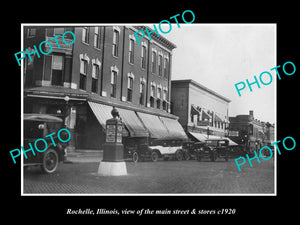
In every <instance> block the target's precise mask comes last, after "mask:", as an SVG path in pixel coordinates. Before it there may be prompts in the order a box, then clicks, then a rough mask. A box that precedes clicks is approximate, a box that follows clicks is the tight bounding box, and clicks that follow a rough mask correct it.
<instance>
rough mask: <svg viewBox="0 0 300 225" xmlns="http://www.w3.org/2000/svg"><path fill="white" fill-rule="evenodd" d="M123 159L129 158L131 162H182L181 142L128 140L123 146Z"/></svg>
mask: <svg viewBox="0 0 300 225" xmlns="http://www.w3.org/2000/svg"><path fill="white" fill-rule="evenodd" d="M124 155H125V158H131V159H132V161H133V162H138V161H144V160H151V161H153V162H156V161H158V160H159V158H163V159H164V160H165V161H167V160H169V159H173V158H175V159H176V160H183V159H184V153H183V150H182V141H177V140H149V139H148V138H147V139H145V138H143V139H130V141H126V142H125V144H124Z"/></svg>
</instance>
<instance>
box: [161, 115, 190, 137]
mask: <svg viewBox="0 0 300 225" xmlns="http://www.w3.org/2000/svg"><path fill="white" fill-rule="evenodd" d="M160 119H161V120H162V122H163V123H164V125H165V126H166V127H167V129H168V131H169V137H170V138H172V139H181V140H187V139H188V138H187V136H186V133H185V131H184V130H183V128H182V126H181V125H180V123H179V122H178V121H177V120H175V119H170V118H167V117H160Z"/></svg>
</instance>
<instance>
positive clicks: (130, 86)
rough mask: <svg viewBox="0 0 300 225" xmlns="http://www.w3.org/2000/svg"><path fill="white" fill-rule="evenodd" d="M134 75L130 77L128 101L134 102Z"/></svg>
mask: <svg viewBox="0 0 300 225" xmlns="http://www.w3.org/2000/svg"><path fill="white" fill-rule="evenodd" d="M132 89H133V77H128V85H127V101H129V102H132Z"/></svg>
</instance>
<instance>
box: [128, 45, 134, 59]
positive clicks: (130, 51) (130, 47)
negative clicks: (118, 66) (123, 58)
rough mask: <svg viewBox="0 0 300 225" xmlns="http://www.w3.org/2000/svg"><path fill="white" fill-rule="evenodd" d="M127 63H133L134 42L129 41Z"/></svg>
mask: <svg viewBox="0 0 300 225" xmlns="http://www.w3.org/2000/svg"><path fill="white" fill-rule="evenodd" d="M129 62H130V63H132V64H133V63H134V40H133V39H129Z"/></svg>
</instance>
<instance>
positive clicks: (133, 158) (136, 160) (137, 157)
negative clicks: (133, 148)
mask: <svg viewBox="0 0 300 225" xmlns="http://www.w3.org/2000/svg"><path fill="white" fill-rule="evenodd" d="M132 161H133V162H135V163H136V162H138V161H139V154H138V153H137V152H134V153H133V154H132Z"/></svg>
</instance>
